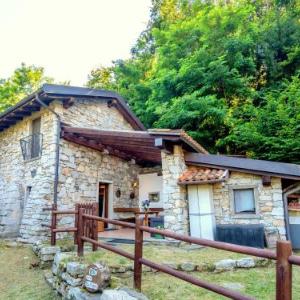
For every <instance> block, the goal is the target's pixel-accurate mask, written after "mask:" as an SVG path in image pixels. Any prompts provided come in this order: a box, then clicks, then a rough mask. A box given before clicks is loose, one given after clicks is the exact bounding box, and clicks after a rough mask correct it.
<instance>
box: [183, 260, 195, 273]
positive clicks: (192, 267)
mask: <svg viewBox="0 0 300 300" xmlns="http://www.w3.org/2000/svg"><path fill="white" fill-rule="evenodd" d="M180 269H181V270H182V271H185V272H193V271H195V269H196V265H195V264H194V263H192V262H184V263H182V264H181V265H180Z"/></svg>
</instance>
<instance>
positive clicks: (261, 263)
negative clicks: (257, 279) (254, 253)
mask: <svg viewBox="0 0 300 300" xmlns="http://www.w3.org/2000/svg"><path fill="white" fill-rule="evenodd" d="M254 263H255V266H256V267H267V266H269V265H270V264H271V263H272V261H271V260H270V259H267V258H263V257H256V258H255V259H254Z"/></svg>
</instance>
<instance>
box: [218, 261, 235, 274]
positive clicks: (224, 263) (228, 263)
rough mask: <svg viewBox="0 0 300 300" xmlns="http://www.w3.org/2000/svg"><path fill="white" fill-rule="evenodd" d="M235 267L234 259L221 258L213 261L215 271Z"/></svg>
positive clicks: (228, 269)
mask: <svg viewBox="0 0 300 300" xmlns="http://www.w3.org/2000/svg"><path fill="white" fill-rule="evenodd" d="M235 267H236V260H233V259H223V260H220V261H218V262H216V263H215V271H216V272H223V271H230V270H233V269H234V268H235Z"/></svg>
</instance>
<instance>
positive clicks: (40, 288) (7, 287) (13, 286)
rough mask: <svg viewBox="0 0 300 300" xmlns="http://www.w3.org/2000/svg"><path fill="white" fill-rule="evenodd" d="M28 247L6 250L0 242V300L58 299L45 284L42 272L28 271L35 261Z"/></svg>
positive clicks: (36, 269) (37, 270) (38, 270)
mask: <svg viewBox="0 0 300 300" xmlns="http://www.w3.org/2000/svg"><path fill="white" fill-rule="evenodd" d="M36 260H37V259H36V257H35V255H34V254H33V253H32V251H31V248H30V247H17V248H8V247H6V246H5V245H4V244H3V243H1V242H0V299H1V300H2V299H3V300H52V299H59V298H57V297H56V296H55V294H54V292H53V291H52V290H51V289H50V287H49V286H48V285H47V284H46V282H45V280H44V277H43V271H42V270H40V269H38V268H35V269H30V265H31V263H32V262H34V261H36Z"/></svg>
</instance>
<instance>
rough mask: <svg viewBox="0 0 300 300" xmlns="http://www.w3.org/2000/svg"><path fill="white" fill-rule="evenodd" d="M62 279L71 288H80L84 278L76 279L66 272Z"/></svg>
mask: <svg viewBox="0 0 300 300" xmlns="http://www.w3.org/2000/svg"><path fill="white" fill-rule="evenodd" d="M61 279H62V280H64V281H65V282H66V283H67V284H68V285H70V286H73V287H75V286H80V285H81V284H82V278H75V277H73V276H71V275H70V274H69V273H67V272H64V273H62V274H61Z"/></svg>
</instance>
